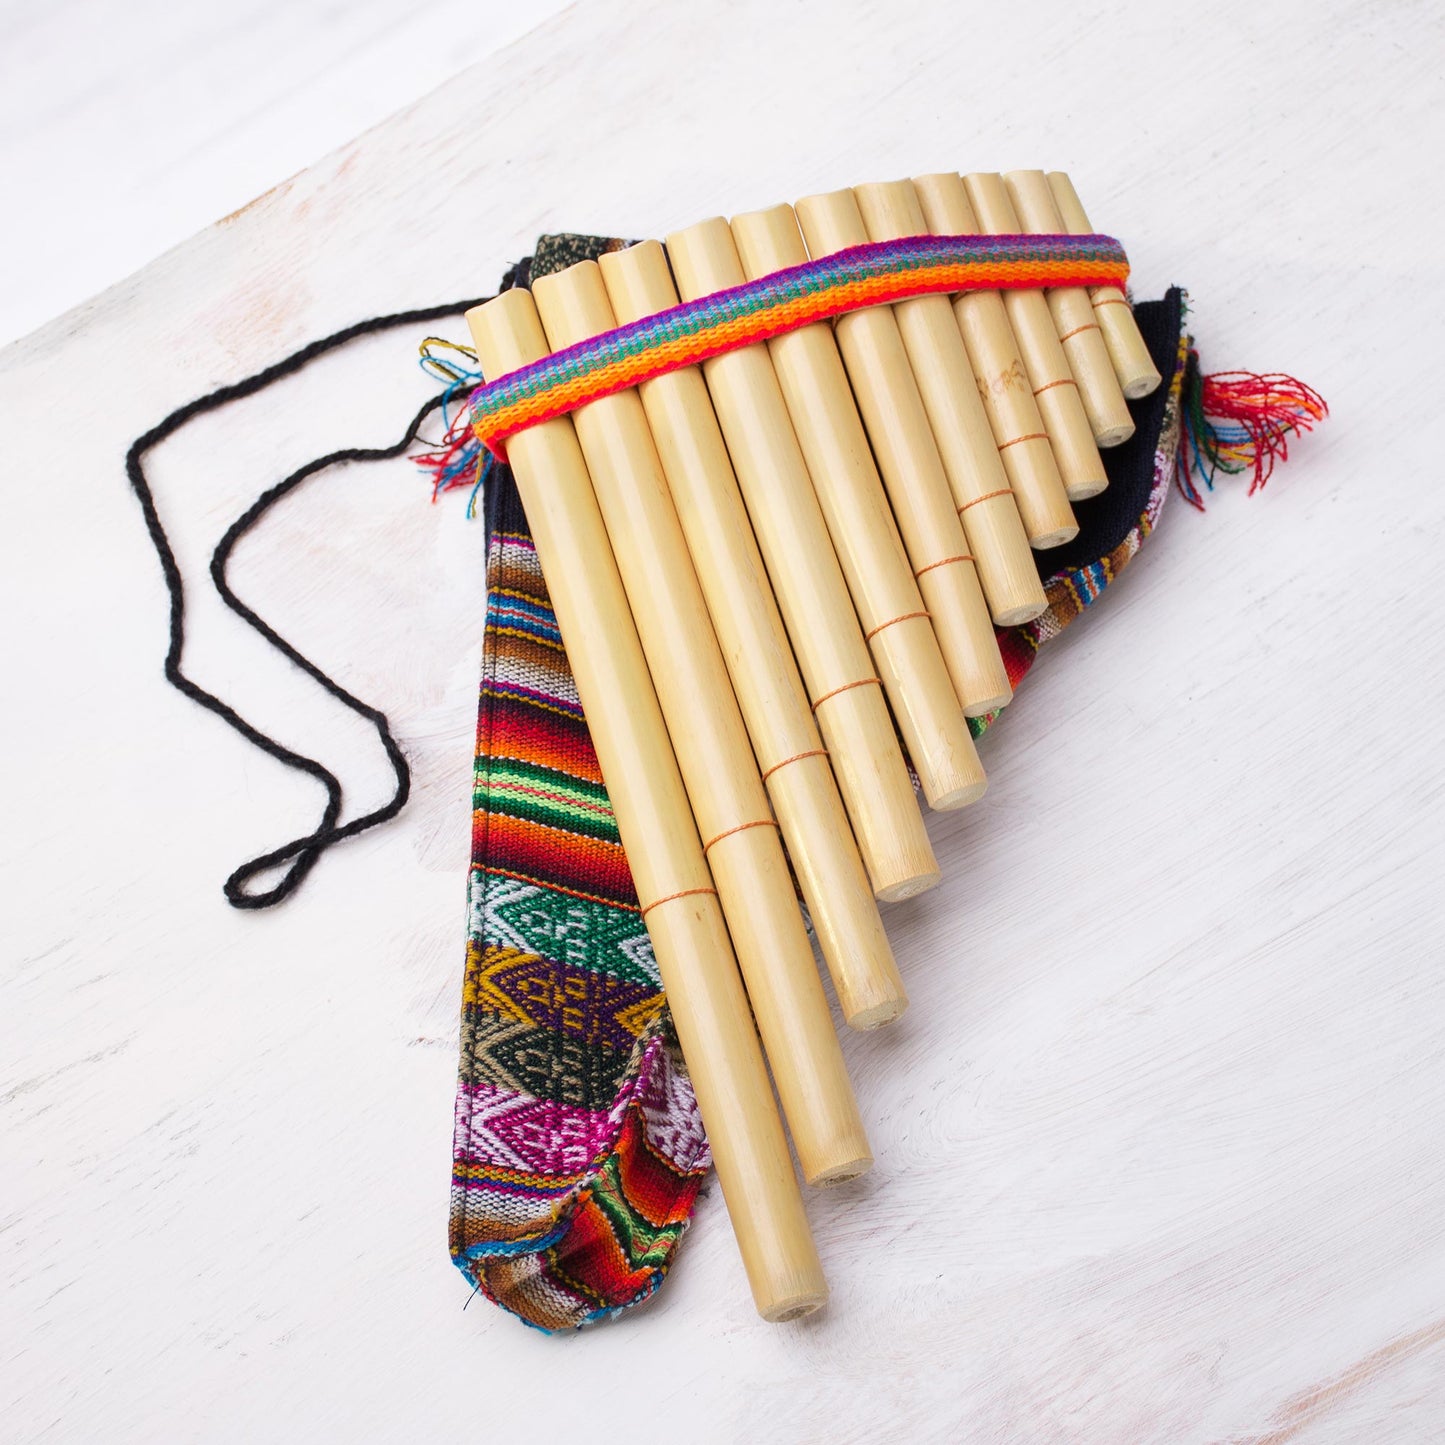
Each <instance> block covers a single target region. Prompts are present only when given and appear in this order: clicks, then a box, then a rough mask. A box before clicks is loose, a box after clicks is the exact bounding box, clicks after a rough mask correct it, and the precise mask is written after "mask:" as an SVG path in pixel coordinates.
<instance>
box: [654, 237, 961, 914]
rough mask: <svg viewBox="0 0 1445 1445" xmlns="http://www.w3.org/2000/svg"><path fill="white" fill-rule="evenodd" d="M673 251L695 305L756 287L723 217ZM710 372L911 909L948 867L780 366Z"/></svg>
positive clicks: (885, 888) (730, 359) (747, 488)
mask: <svg viewBox="0 0 1445 1445" xmlns="http://www.w3.org/2000/svg"><path fill="white" fill-rule="evenodd" d="M667 250H668V255H669V258H670V259H671V262H672V269H673V274H674V276H675V277H676V280H677V289H678V291H679V293H680V294H681V295H682V298H683V299H684V300H685V301H691V300H694V299H696V298H697V297H699V296H704V295H707V294H708V293H709V292H712V291H720V290H723V289H724V288H726V287H728V286H739V285H741V284H742V283H743V281H744V279H745V278H744V276H743V270H742V262H741V261H739V260H738V255H737V250H736V248H735V247H734V245H733V240H732V235H731V233H730V232H729V231H728V227H727V222H726V221H724V220H722V219H721V218H717V219H714V220H711V221H703V222H701V223H700V224H699V225H696V226H692V227H689V228H688V230H686V231H679V232H677V233H675V234H674V235H672V236H669V237H668V240H667ZM702 370H703V376H704V377H705V378H706V381H707V387H708V391H709V393H710V395H711V397H712V401H713V405H714V407H715V408H716V411H717V419H718V423H719V425H720V427H721V429H722V433H723V436H724V437H725V438H726V440H727V447H728V451H729V453H730V454H731V457H732V464H733V467H734V468H735V469H736V472H737V479H738V485H739V487H740V488H741V490H742V494H743V498H744V500H745V501H746V503H747V508H748V513H749V515H750V517H751V519H752V524H753V528H754V530H755V532H756V534H757V541H758V545H759V548H760V549H761V551H762V554H763V559H764V561H765V562H766V563H767V569H768V575H769V576H770V577H771V578H772V582H773V590H774V593H775V594H776V596H777V600H778V606H779V609H780V611H781V612H782V614H783V621H784V623H785V624H786V626H787V632H788V636H789V638H790V639H791V641H792V645H793V650H794V652H795V653H796V655H797V659H798V665H799V669H800V670H801V672H802V674H803V681H804V683H805V685H806V687H807V690H808V697H809V700H810V704H811V707H812V711H813V715H814V717H815V718H816V719H817V721H818V729H819V731H820V732H821V733H822V735H823V742H824V745H825V746H826V747H827V749H828V756H829V757H830V758H831V760H832V763H833V770H834V772H835V774H836V775H837V778H838V786H839V790H840V791H841V792H842V794H843V802H844V804H845V805H846V807H847V809H848V815H849V817H850V818H851V819H852V820H853V830H854V833H855V834H856V836H857V839H858V846H859V850H860V851H861V853H862V854H863V862H864V864H865V866H866V867H867V869H868V873H869V876H870V877H871V878H872V880H873V891H874V892H875V893H876V894H877V896H878V897H879V898H880V899H882V900H884V901H885V902H895V901H897V900H898V899H902V898H911V897H913V896H914V895H915V894H918V893H922V892H923V891H924V890H925V889H928V888H931V887H933V885H934V884H936V883H937V882H938V878H939V872H938V863H937V860H936V859H935V858H934V856H933V848H932V845H931V844H930V843H929V841H928V833H927V831H926V829H925V828H924V826H923V819H922V817H921V816H920V814H919V811H918V804H917V801H916V799H915V798H914V794H913V787H912V784H911V783H910V782H909V781H908V771H907V769H906V768H905V767H904V765H903V755H902V753H901V752H900V751H899V747H898V739H897V735H896V734H895V732H894V730H893V720H892V719H891V718H890V717H889V715H888V708H887V705H886V703H885V702H884V700H883V695H882V692H881V691H880V689H879V688H878V687H877V686H876V685H875V684H876V683H877V682H878V679H877V677H876V675H875V674H874V672H873V666H872V663H871V661H870V660H869V657H868V648H867V645H866V644H865V642H864V640H863V633H862V630H861V628H860V627H859V625H858V619H857V617H856V615H855V614H854V611H853V604H852V602H851V601H850V600H849V596H848V587H847V584H846V583H845V582H844V580H843V573H842V570H841V568H840V567H839V565H838V558H837V556H836V554H835V553H834V551H833V544H832V542H831V541H830V540H829V537H828V529H827V525H826V523H825V522H824V520H823V513H822V510H821V508H820V507H819V505H818V498H817V496H816V495H815V493H814V491H813V483H812V479H811V478H810V477H809V475H808V469H807V466H806V465H805V463H804V461H803V454H802V452H801V451H800V450H799V447H798V440H797V437H796V435H795V434H794V432H793V424H792V422H791V421H790V420H789V418H788V411H787V407H786V406H785V405H784V403H783V396H782V392H781V391H780V390H779V388H778V380H777V377H776V375H775V374H774V372H773V366H772V362H771V361H770V360H769V359H768V353H767V351H766V350H765V349H764V347H762V346H761V345H758V346H747V347H742V348H739V349H738V350H735V351H730V352H727V353H726V354H724V355H722V356H718V357H715V358H713V359H712V360H711V361H708V362H705V363H704V364H703V368H702Z"/></svg>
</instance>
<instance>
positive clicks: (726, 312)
mask: <svg viewBox="0 0 1445 1445" xmlns="http://www.w3.org/2000/svg"><path fill="white" fill-rule="evenodd" d="M1128 276H1129V263H1128V260H1127V259H1126V257H1125V255H1124V248H1123V247H1122V246H1121V245H1120V244H1119V243H1118V242H1117V241H1116V240H1114V239H1113V237H1112V236H912V237H909V238H908V239H906V240H902V241H874V242H870V243H869V244H868V245H866V246H852V247H850V248H849V249H848V250H846V251H839V252H837V253H836V254H835V255H832V256H825V257H824V258H823V259H822V260H818V261H806V262H804V263H803V264H802V265H801V266H789V267H788V268H787V269H786V270H782V271H773V272H771V273H770V274H769V275H767V276H760V277H759V278H758V279H757V280H756V281H749V282H748V283H747V284H746V285H743V286H733V287H730V288H729V289H728V290H726V291H715V292H713V293H712V294H711V295H710V296H700V297H698V299H697V300H696V301H687V302H684V303H683V304H682V305H680V306H673V307H670V308H669V309H668V310H666V311H659V312H658V313H657V315H655V316H647V317H644V318H643V319H642V320H641V321H633V322H630V323H629V324H628V325H626V326H619V327H617V328H616V329H615V330H612V331H604V332H602V333H601V334H600V335H598V336H593V337H589V338H588V339H587V340H586V341H579V342H578V343H577V344H576V345H575V346H568V347H564V348H563V349H562V350H561V351H554V352H553V353H552V354H551V355H550V356H544V357H543V358H542V359H541V360H540V361H534V362H532V363H531V364H530V365H529V366H523V367H520V368H519V369H518V370H516V371H511V372H508V373H507V374H506V375H505V376H499V377H497V378H496V379H495V380H493V381H488V382H484V383H483V384H482V385H481V386H479V387H478V388H477V390H476V391H475V392H473V393H472V398H471V414H472V425H473V427H474V428H475V429H476V433H477V436H478V437H479V438H480V439H481V442H482V444H483V445H484V446H485V447H486V448H487V449H488V450H489V451H490V452H491V453H492V454H493V455H494V456H495V457H496V458H497V459H498V460H499V461H505V460H506V448H505V443H506V439H507V438H508V437H509V436H512V435H513V434H514V433H515V432H519V431H523V430H525V429H526V428H527V427H531V426H537V425H538V424H539V423H541V422H544V421H551V420H552V419H553V418H554V417H559V416H564V415H566V413H568V412H570V411H575V410H576V409H577V408H578V407H581V406H586V405H587V404H588V403H589V402H593V401H598V400H600V399H601V398H602V397H604V396H612V395H614V394H616V393H617V392H619V391H626V390H628V389H629V388H630V387H634V386H640V385H641V384H642V383H643V382H644V381H650V380H651V379H652V378H653V377H654V376H662V375H663V374H664V373H666V372H669V371H676V370H678V368H680V367H683V366H696V365H698V363H700V362H703V361H708V360H710V359H711V358H712V357H714V356H720V355H721V354H722V353H723V352H725V351H733V350H735V349H736V348H737V347H740V346H752V345H753V344H755V343H756V342H759V341H767V340H768V339H769V338H770V337H773V336H781V335H782V334H783V333H784V332H786V331H796V330H797V329H798V328H799V327H800V326H809V325H811V324H812V323H813V322H815V321H827V320H829V319H830V318H832V317H834V316H841V315H842V314H843V313H844V312H845V311H858V310H861V309H862V308H863V307H865V306H889V305H892V304H893V303H894V302H895V301H906V300H908V299H909V297H911V296H927V295H930V294H934V293H937V292H941V291H942V292H949V291H1012V290H1031V289H1035V288H1038V287H1052V286H1123V285H1124V283H1125V281H1126V280H1127V279H1128Z"/></svg>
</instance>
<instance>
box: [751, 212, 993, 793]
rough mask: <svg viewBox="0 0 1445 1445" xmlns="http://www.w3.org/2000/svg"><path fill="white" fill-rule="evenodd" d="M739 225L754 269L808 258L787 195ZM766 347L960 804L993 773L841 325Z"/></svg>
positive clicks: (913, 737)
mask: <svg viewBox="0 0 1445 1445" xmlns="http://www.w3.org/2000/svg"><path fill="white" fill-rule="evenodd" d="M731 229H732V235H733V240H734V241H736V242H737V248H738V254H739V255H740V256H741V257H742V262H743V270H744V271H745V272H746V273H747V275H748V277H749V279H751V280H756V279H757V277H759V276H763V275H766V274H767V273H768V272H770V271H781V270H782V269H783V268H784V267H787V266H796V265H798V264H800V263H801V262H804V261H806V260H807V259H808V250H807V247H806V246H805V245H804V244H803V236H802V232H801V231H799V230H798V222H797V218H796V216H794V214H793V208H792V207H791V206H786V205H782V206H773V207H771V208H770V209H768V210H764V211H750V212H748V213H747V214H745V215H741V216H734V217H733V218H732V221H731ZM767 347H768V355H769V356H771V357H772V359H773V365H774V367H775V368H776V370H777V375H778V381H779V383H780V384H781V386H782V388H783V395H784V397H785V398H786V399H787V403H788V411H789V413H790V415H791V416H792V418H793V425H794V426H795V427H796V428H797V432H798V442H799V445H800V446H801V447H802V449H803V455H804V457H805V458H806V459H807V463H808V471H809V472H810V473H811V475H812V478H813V485H814V487H815V489H816V490H817V493H818V500H819V501H820V502H821V503H822V504H823V515H824V516H825V517H826V518H827V519H828V531H829V532H830V533H831V534H832V538H833V544H834V546H835V547H836V548H837V549H838V560H839V561H840V562H841V563H842V564H843V575H844V576H845V577H846V578H847V579H848V590H849V591H850V592H851V593H852V594H853V602H854V605H855V606H856V607H857V609H858V617H859V620H860V621H861V622H862V623H863V627H864V634H865V636H866V637H867V639H868V643H869V646H870V647H871V649H872V653H873V661H874V663H875V664H876V666H877V668H878V672H879V676H880V677H881V678H882V681H883V690H884V692H886V693H887V695H888V701H889V702H890V703H891V704H892V707H893V717H894V720H895V721H896V722H897V724H898V730H899V732H900V733H901V734H902V735H903V741H904V743H905V744H906V746H907V748H908V756H909V758H910V760H911V761H912V763H913V770H914V772H916V773H917V774H918V781H919V783H920V784H921V785H922V788H923V796H924V797H925V798H926V799H927V800H928V805H929V807H931V808H937V809H939V810H940V811H944V810H947V809H952V808H961V807H964V806H965V805H966V804H968V803H972V802H974V801H975V800H976V799H978V798H981V797H982V796H983V793H984V789H985V788H986V787H987V780H986V779H985V777H984V772H983V768H982V766H981V765H980V764H979V760H978V752H977V750H976V749H975V747H974V745H973V735H972V734H971V733H970V732H969V728H968V723H967V721H966V720H965V718H964V716H963V709H962V708H961V707H960V706H959V702H958V697H957V694H956V693H955V692H954V688H953V681H952V679H951V678H950V677H949V675H948V668H947V667H946V666H945V664H944V661H943V656H942V654H941V652H940V651H939V647H938V639H937V637H936V636H935V635H934V631H933V626H932V623H931V622H930V620H929V616H928V613H927V611H926V609H925V608H924V606H923V598H922V595H921V594H920V593H919V590H918V583H917V581H916V580H915V579H914V577H913V570H912V568H911V567H910V566H909V563H908V555H907V553H906V552H905V551H904V549H903V541H902V539H901V538H900V536H899V535H898V524H897V523H896V521H895V520H894V518H893V513H892V511H891V509H890V508H889V505H888V498H887V496H886V494H885V493H884V491H883V483H882V480H881V479H880V478H879V476H878V470H877V468H876V467H875V466H874V465H873V457H872V454H871V452H870V450H869V447H868V437H867V434H866V433H865V432H864V430H863V423H862V421H861V419H860V418H859V416H858V408H857V405H856V404H855V402H854V400H853V392H852V389H851V388H850V387H849V385H848V374H847V372H846V371H844V369H843V361H842V358H841V357H840V356H839V354H838V347H837V344H836V342H835V341H834V339H833V333H832V331H831V330H830V329H829V327H828V326H826V325H824V324H815V325H812V326H804V327H801V328H799V329H798V330H797V331H791V332H788V333H786V334H785V335H782V336H775V337H774V338H773V339H772V340H771V341H769V342H768V343H767Z"/></svg>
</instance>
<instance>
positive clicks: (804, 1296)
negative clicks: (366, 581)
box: [467, 291, 828, 1320]
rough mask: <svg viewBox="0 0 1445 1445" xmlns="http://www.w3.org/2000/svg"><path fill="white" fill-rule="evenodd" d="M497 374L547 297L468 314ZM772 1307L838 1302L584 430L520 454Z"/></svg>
mask: <svg viewBox="0 0 1445 1445" xmlns="http://www.w3.org/2000/svg"><path fill="white" fill-rule="evenodd" d="M467 323H468V325H469V326H470V328H471V333H472V340H473V342H474V344H475V346H476V348H477V357H478V360H479V362H480V363H481V367H482V371H483V373H484V374H485V375H487V376H501V375H503V374H504V373H506V372H508V371H512V370H515V369H516V368H517V367H519V366H524V365H526V364H527V363H528V362H531V361H535V360H537V359H538V358H539V357H541V356H545V355H546V354H547V350H548V348H547V343H546V339H545V337H544V336H543V334H542V326H541V323H540V321H539V320H538V318H537V311H536V308H535V306H534V305H533V304H532V298H531V296H530V295H529V294H528V293H527V292H525V291H507V292H504V293H503V294H502V295H501V296H499V297H498V298H497V299H496V300H494V301H490V302H488V303H487V304H486V305H484V306H478V307H474V308H473V309H472V310H471V311H469V312H468V313H467ZM508 451H509V456H510V460H511V463H512V469H513V473H514V475H515V476H516V480H517V489H518V491H519V493H520V494H521V498H522V505H523V507H524V508H525V509H526V512H527V517H528V521H529V522H530V524H531V527H532V534H533V539H534V541H535V544H536V548H537V556H538V560H539V561H540V562H541V564H542V568H543V571H544V574H545V576H546V578H547V583H548V589H549V592H550V594H551V599H552V605H553V608H554V610H555V612H556V614H557V623H558V627H559V628H560V630H561V633H562V637H563V640H564V642H565V644H566V647H567V654H568V658H569V660H570V662H571V665H572V669H573V673H574V676H575V677H576V680H577V691H578V694H579V696H580V697H581V700H582V706H583V710H584V711H585V713H586V715H587V721H588V725H589V728H590V729H591V733H592V739H593V742H594V744H595V746H596V749H597V757H598V761H599V763H600V764H601V768H602V774H603V777H604V779H605V781H606V783H607V787H608V791H609V794H610V795H611V798H612V802H613V807H614V809H615V811H616V815H617V828H618V832H619V834H620V835H621V838H622V845H623V848H624V849H625V851H626V853H627V859H628V863H629V864H630V866H631V868H632V874H633V878H634V881H635V883H636V885H637V891H638V897H639V898H640V899H641V902H642V917H643V919H644V921H645V922H646V925H647V931H648V934H649V936H650V937H651V940H652V946H653V951H654V953H655V955H656V958H657V965H658V970H659V972H660V974H661V976H662V982H663V986H664V988H665V989H666V990H667V996H668V1002H669V1003H670V1004H671V1007H672V1015H673V1020H674V1022H675V1023H676V1026H677V1033H678V1039H679V1041H680V1042H681V1044H682V1049H683V1053H684V1056H685V1057H686V1059H687V1063H688V1070H689V1072H690V1074H691V1076H692V1082H693V1087H694V1089H695V1090H696V1092H697V1100H698V1107H699V1109H700V1110H701V1112H702V1118H703V1123H704V1125H705V1127H706V1129H707V1132H708V1139H709V1142H710V1143H711V1145H712V1154H713V1160H714V1162H715V1163H716V1165H717V1171H718V1179H719V1181H720V1183H721V1184H722V1190H723V1197H724V1199H725V1200H726V1202H727V1207H728V1213H729V1215H730V1216H731V1219H732V1223H733V1231H734V1233H735V1234H736V1236H737V1241H738V1249H739V1251H740V1253H741V1254H742V1257H743V1264H744V1266H745V1268H746V1270H747V1274H748V1282H749V1284H750V1285H751V1287H752V1292H753V1299H754V1302H755V1303H756V1305H757V1308H758V1312H759V1313H760V1314H761V1315H762V1316H763V1317H764V1318H765V1319H768V1320H787V1319H794V1318H796V1317H797V1316H799V1315H803V1314H808V1313H810V1312H811V1311H813V1310H815V1309H817V1308H818V1307H819V1306H820V1305H822V1304H823V1303H824V1302H825V1301H826V1299H827V1295H828V1287H827V1284H826V1282H825V1281H824V1278H823V1271H822V1266H821V1265H820V1264H819V1262H818V1253H817V1250H816V1248H815V1246H814V1244H813V1237H812V1233H811V1231H810V1230H809V1228H808V1219H807V1215H806V1214H805V1213H804V1210H803V1201H802V1196H801V1194H800V1192H799V1189H798V1181H797V1178H796V1176H795V1175H794V1173H793V1165H792V1160H791V1159H790V1158H789V1155H788V1145H787V1140H786V1138H785V1137H784V1135H783V1127H782V1123H781V1121H780V1120H779V1118H778V1114H777V1108H776V1106H775V1104H774V1102H773V1092H772V1088H771V1086H770V1084H769V1082H768V1075H767V1069H766V1068H765V1066H764V1064H763V1055H762V1050H761V1048H760V1047H759V1045H758V1039H757V1035H756V1034H755V1033H754V1031H753V1027H752V1023H751V1021H750V1019H749V1016H748V1005H747V995H746V994H745V992H744V990H743V985H742V979H741V978H740V977H739V976H738V969H737V961H736V959H735V958H734V956H733V952H732V947H731V944H730V942H729V940H728V934H727V928H726V926H725V925H724V923H723V917H722V910H721V908H720V907H719V906H718V900H717V894H716V891H715V889H714V887H713V882H712V877H711V874H710V873H709V871H708V867H707V862H706V859H705V858H704V857H703V852H702V845H701V843H700V841H699V839H698V835H697V828H696V825H695V824H694V822H693V818H692V812H691V810H690V808H689V807H688V803H687V795H686V793H685V791H684V789H683V785H682V779H681V777H680V776H679V774H678V769H677V763H676V759H675V758H674V756H673V752H672V746H671V743H670V742H669V740H668V736H667V729H666V727H665V725H664V724H663V720H662V714H661V712H660V710H659V709H658V705H657V695H656V693H655V692H654V690H653V686H652V679H651V677H650V675H649V673H648V670H647V664H646V662H645V661H644V659H643V655H642V645H641V643H640V642H639V641H638V639H637V630H636V628H635V627H634V625H633V621H632V616H631V613H630V612H629V610H628V607H627V598H626V595H625V594H624V592H623V589H622V580H621V578H620V577H619V576H618V574H617V566H616V563H615V561H614V560H613V557H612V550H611V545H610V543H609V542H608V540H607V531H606V528H605V527H604V526H603V523H602V516H601V514H600V512H599V511H598V509H597V501H596V498H595V496H594V495H593V492H592V483H591V479H590V477H589V475H588V472H587V466H586V463H585V462H584V461H583V459H582V453H581V450H580V449H579V447H578V445H577V434H576V431H575V429H574V428H573V425H572V423H571V421H570V420H568V419H567V418H565V417H563V418H559V419H558V420H556V421H549V422H544V423H543V424H542V425H540V426H536V427H532V428H530V429H529V430H527V431H524V432H519V433H518V434H517V435H516V436H514V437H512V438H511V441H510V446H509V448H508Z"/></svg>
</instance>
